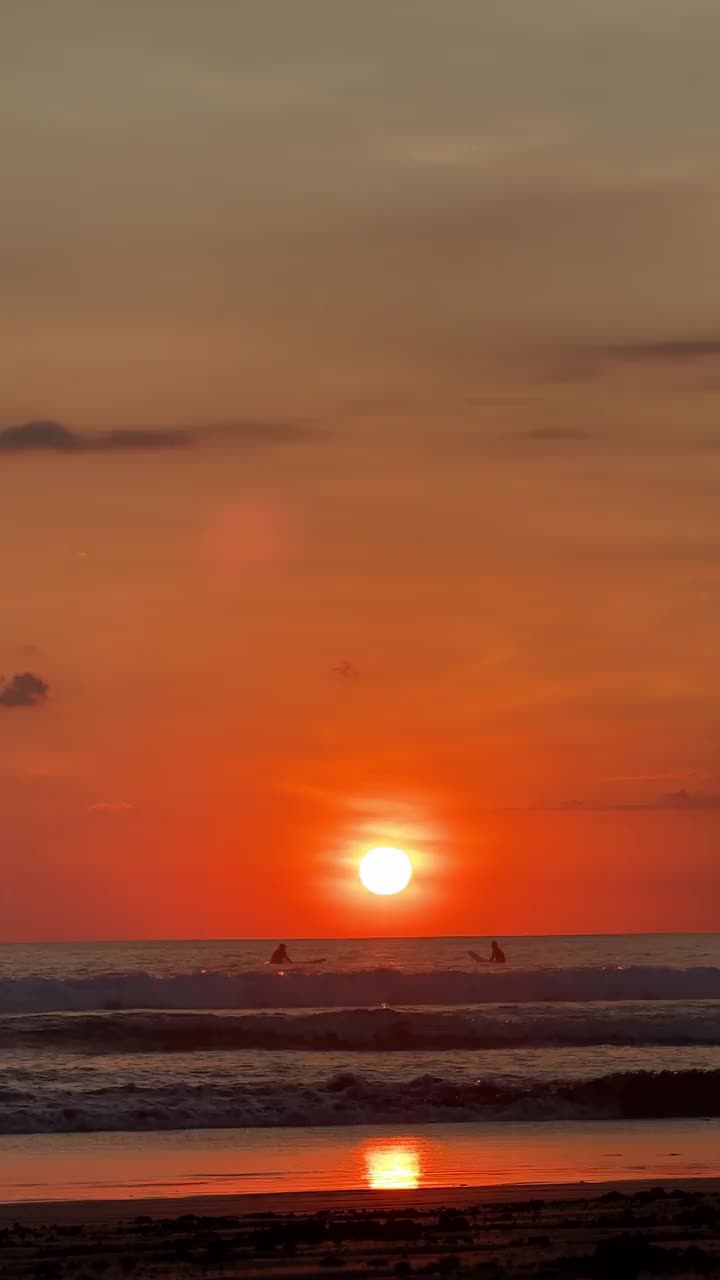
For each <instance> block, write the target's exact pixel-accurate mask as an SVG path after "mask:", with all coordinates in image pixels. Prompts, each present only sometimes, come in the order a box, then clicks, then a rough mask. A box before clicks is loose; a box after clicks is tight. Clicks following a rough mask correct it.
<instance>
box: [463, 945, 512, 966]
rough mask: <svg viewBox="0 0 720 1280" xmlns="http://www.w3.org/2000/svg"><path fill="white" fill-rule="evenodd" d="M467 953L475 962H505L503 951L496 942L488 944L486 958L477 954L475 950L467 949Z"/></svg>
mask: <svg viewBox="0 0 720 1280" xmlns="http://www.w3.org/2000/svg"><path fill="white" fill-rule="evenodd" d="M468 955H469V956H470V959H471V960H474V961H475V963H476V964H505V952H504V951H503V949H502V947H501V946H499V945H498V943H497V942H492V943H491V944H490V956H489V958H488V959H487V960H486V959H485V957H484V956H479V955H478V953H477V951H468Z"/></svg>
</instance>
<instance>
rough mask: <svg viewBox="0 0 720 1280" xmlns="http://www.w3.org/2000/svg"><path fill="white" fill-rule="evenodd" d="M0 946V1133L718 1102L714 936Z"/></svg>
mask: <svg viewBox="0 0 720 1280" xmlns="http://www.w3.org/2000/svg"><path fill="white" fill-rule="evenodd" d="M286 941H287V942H288V950H289V953H290V955H291V957H292V959H293V961H295V962H296V963H295V964H293V965H292V966H290V965H288V966H286V967H285V968H284V969H283V970H281V971H279V970H278V969H277V968H273V967H271V966H270V965H269V964H268V963H267V960H268V957H269V955H270V954H271V952H272V950H273V947H274V946H275V944H276V940H272V941H269V942H256V941H253V942H248V941H242V940H239V941H213V942H207V941H200V942H127V943H119V942H117V943H104V944H100V943H78V944H72V945H70V944H53V945H34V946H16V945H9V944H7V945H0V1134H4V1135H23V1134H72V1133H80V1134H88V1133H98V1134H100V1133H109V1132H115V1133H128V1134H131V1133H138V1132H141V1131H142V1132H148V1131H182V1130H203V1129H204V1130H214V1131H218V1130H227V1129H245V1130H247V1129H253V1130H255V1129H268V1128H276V1127H283V1128H285V1129H287V1128H293V1129H299V1128H311V1127H318V1126H330V1127H333V1128H337V1127H338V1126H360V1125H366V1126H367V1125H371V1126H372V1125H374V1126H378V1125H380V1126H388V1125H389V1126H396V1128H398V1132H401V1131H402V1127H403V1126H405V1128H406V1129H407V1128H408V1126H410V1127H412V1126H417V1125H420V1124H421V1125H426V1124H433V1123H441V1124H445V1125H446V1124H449V1123H450V1124H453V1125H455V1124H458V1123H466V1124H467V1123H471V1124H473V1125H477V1124H478V1123H480V1124H487V1125H493V1126H496V1127H497V1126H498V1125H500V1126H502V1125H506V1124H509V1123H513V1122H523V1123H525V1122H529V1123H530V1122H531V1123H533V1124H538V1123H547V1122H553V1121H554V1122H562V1123H573V1122H575V1123H587V1122H589V1121H593V1122H595V1121H605V1122H608V1123H609V1122H617V1121H618V1120H626V1121H629V1120H633V1121H635V1120H643V1119H651V1118H659V1117H662V1118H668V1119H669V1118H682V1117H684V1118H690V1117H696V1118H699V1119H702V1118H704V1117H712V1116H720V935H655V936H639V935H633V936H609V937H562V938H560V937H544V938H528V937H522V938H503V939H501V943H502V945H503V947H504V948H505V951H506V954H507V957H508V963H507V964H506V965H505V966H502V967H497V966H494V965H490V964H489V963H483V964H477V963H475V962H474V961H473V960H472V959H471V958H470V957H469V955H468V951H469V950H471V949H472V950H476V951H478V952H479V953H480V954H482V955H489V940H488V939H484V938H480V939H478V938H432V939H426V938H425V939H424V938H419V939H380V940H363V941H336V940H335V941H330V940H326V939H307V940H296V941H290V940H286Z"/></svg>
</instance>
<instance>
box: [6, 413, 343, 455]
mask: <svg viewBox="0 0 720 1280" xmlns="http://www.w3.org/2000/svg"><path fill="white" fill-rule="evenodd" d="M322 434H323V433H322V432H319V431H317V430H315V429H314V428H313V427H310V426H307V425H305V424H303V423H298V422H274V421H269V422H263V421H261V420H255V419H249V420H247V421H240V422H237V423H230V424H228V425H227V426H223V427H205V428H198V429H197V430H190V429H181V428H173V429H169V428H165V429H162V430H147V429H144V428H143V429H139V428H123V429H121V430H119V429H113V430H109V431H108V430H102V431H101V430H95V431H75V430H73V429H72V428H71V427H66V426H65V425H64V424H63V423H62V422H55V421H54V420H53V419H47V420H45V419H41V420H39V421H36V422H22V423H20V424H19V425H17V426H10V427H5V428H4V429H3V430H0V453H61V454H66V455H67V454H73V455H75V454H85V453H143V452H154V451H169V450H175V449H187V448H189V447H191V446H192V445H195V444H199V443H200V442H201V441H203V440H206V441H207V440H213V439H217V438H222V439H225V440H228V441H230V442H234V443H237V444H240V445H243V446H245V447H246V448H263V447H268V446H270V447H272V446H282V445H294V444H303V443H305V442H307V441H312V440H315V439H317V438H318V437H319V436H320V435H322Z"/></svg>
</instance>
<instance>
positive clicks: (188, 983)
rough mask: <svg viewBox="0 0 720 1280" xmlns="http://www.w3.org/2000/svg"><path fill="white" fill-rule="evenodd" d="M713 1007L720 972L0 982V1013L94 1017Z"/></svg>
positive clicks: (130, 976) (371, 972) (392, 973)
mask: <svg viewBox="0 0 720 1280" xmlns="http://www.w3.org/2000/svg"><path fill="white" fill-rule="evenodd" d="M619 1000H644V1001H647V1000H653V1001H654V1000H720V968H716V967H710V966H706V967H705V966H696V967H692V968H686V969H678V968H672V967H669V966H668V967H664V966H632V967H629V968H609V967H605V966H603V967H595V968H592V967H577V968H558V969H511V968H507V969H504V970H503V969H500V970H494V969H492V967H491V966H489V965H488V966H486V968H485V970H482V969H477V970H474V971H467V970H464V969H446V970H437V969H435V970H427V971H425V972H410V971H406V970H401V969H389V968H380V969H366V970H361V971H345V972H333V971H315V972H308V971H307V970H304V971H302V972H298V971H295V972H293V971H292V970H288V971H287V972H286V973H285V974H282V975H280V974H278V973H276V972H275V971H274V970H271V969H263V970H262V971H256V972H250V973H242V974H225V973H217V972H212V973H203V972H200V973H178V974H173V975H170V976H168V977H160V976H157V975H156V974H152V973H144V972H133V973H111V974H106V975H102V976H94V977H67V978H41V977H23V978H3V979H2V980H0V1014H2V1013H53V1012H63V1011H78V1012H82V1011H90V1010H93V1009H106V1010H112V1009H116V1010H120V1009H302V1008H305V1009H311V1008H340V1009H342V1008H347V1007H354V1006H365V1007H375V1006H378V1005H382V1004H389V1005H446V1006H447V1005H449V1006H461V1005H476V1004H497V1003H500V1002H507V1003H510V1002H517V1003H534V1002H545V1003H554V1002H558V1001H570V1002H573V1001H577V1002H579V1001H619Z"/></svg>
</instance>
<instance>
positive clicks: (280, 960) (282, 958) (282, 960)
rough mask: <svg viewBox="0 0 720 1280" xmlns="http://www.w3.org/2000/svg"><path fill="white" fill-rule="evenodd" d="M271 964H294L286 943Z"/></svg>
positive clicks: (274, 952) (272, 958)
mask: <svg viewBox="0 0 720 1280" xmlns="http://www.w3.org/2000/svg"><path fill="white" fill-rule="evenodd" d="M503 959H504V957H503ZM270 963H271V964H292V960H291V959H290V957H289V955H288V953H287V947H286V946H285V943H284V942H281V943H280V946H279V947H276V948H275V950H274V951H273V953H272V955H271V957H270Z"/></svg>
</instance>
